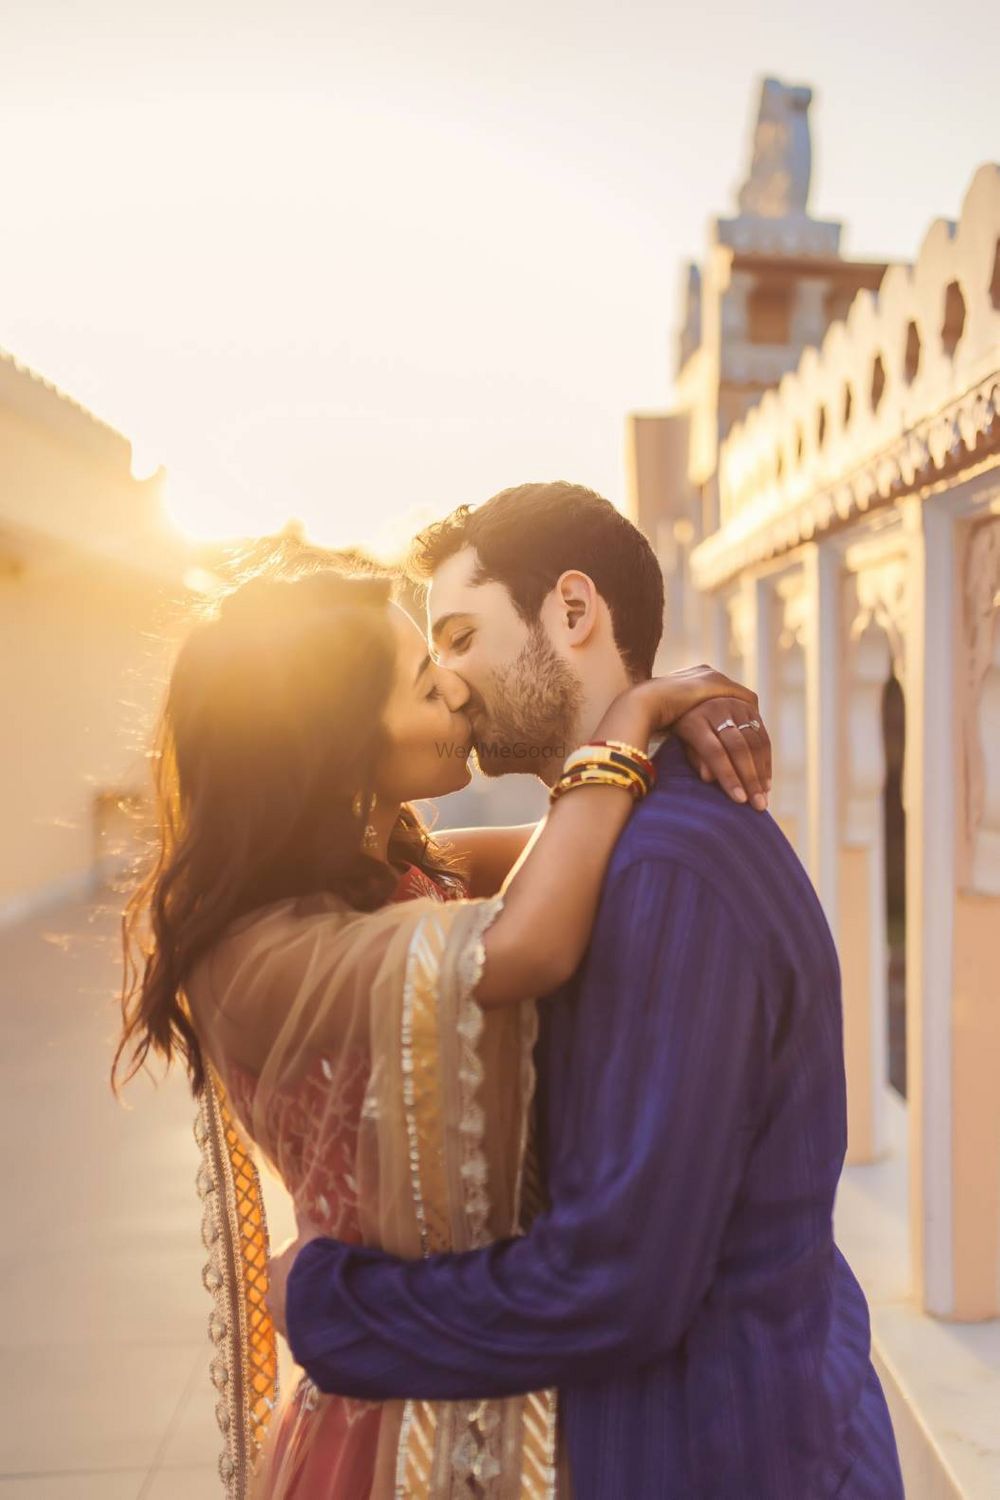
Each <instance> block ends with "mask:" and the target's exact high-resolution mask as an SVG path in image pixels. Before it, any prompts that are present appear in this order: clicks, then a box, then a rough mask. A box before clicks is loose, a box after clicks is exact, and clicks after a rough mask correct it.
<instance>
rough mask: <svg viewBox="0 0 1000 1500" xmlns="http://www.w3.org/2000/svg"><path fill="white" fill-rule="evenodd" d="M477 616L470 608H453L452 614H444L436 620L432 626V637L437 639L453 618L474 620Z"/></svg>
mask: <svg viewBox="0 0 1000 1500" xmlns="http://www.w3.org/2000/svg"><path fill="white" fill-rule="evenodd" d="M475 618H476V617H475V615H474V614H472V612H471V611H470V610H467V609H453V610H452V611H451V613H450V614H447V615H442V616H441V618H440V619H439V620H435V621H434V624H433V625H432V627H431V638H432V639H433V640H435V641H436V640H437V639H438V637H439V636H440V635H441V634H442V632H443V631H444V629H445V628H446V626H448V625H450V624H451V622H452V620H474V619H475Z"/></svg>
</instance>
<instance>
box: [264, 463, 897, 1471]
mask: <svg viewBox="0 0 1000 1500" xmlns="http://www.w3.org/2000/svg"><path fill="white" fill-rule="evenodd" d="M419 543H420V544H419V547H418V555H419V557H420V559H421V560H422V569H423V572H424V573H425V574H427V575H428V576H429V577H430V579H431V586H430V590H429V594H428V625H429V631H430V635H431V639H432V642H433V644H434V647H435V649H436V651H437V652H438V653H439V656H440V659H441V661H442V662H443V663H444V664H445V665H446V666H448V667H449V668H451V669H453V670H454V671H456V672H458V673H460V674H461V675H462V677H463V678H464V680H465V681H466V683H467V684H468V688H469V694H470V698H469V703H468V705H467V708H466V711H467V712H468V713H469V715H470V718H471V720H472V723H473V727H474V732H475V737H476V741H477V746H478V752H479V758H480V762H481V764H482V767H483V769H484V771H485V772H486V773H487V774H496V773H503V772H504V771H507V770H510V769H538V771H539V773H540V774H541V775H542V776H543V777H544V778H545V779H547V780H549V781H553V780H554V779H555V778H556V777H557V776H558V773H559V769H560V764H561V755H562V754H565V752H566V750H568V749H569V748H570V747H572V746H573V745H575V744H579V743H581V742H583V741H585V740H586V739H587V737H588V735H589V734H591V733H592V732H593V728H594V726H595V724H596V723H597V721H598V719H599V717H600V715H601V713H602V712H603V710H604V709H605V708H606V707H607V705H608V703H609V702H610V700H611V699H612V698H613V697H614V696H615V695H616V694H617V693H618V692H619V691H621V689H622V688H623V687H625V686H626V684H627V683H628V682H629V681H630V680H635V679H638V678H641V677H645V676H648V675H649V674H650V673H651V670H652V663H653V655H654V652H655V649H656V645H657V642H658V639H659V635H660V628H661V615H662V582H661V578H660V573H659V569H658V567H657V564H656V559H655V557H654V555H653V553H652V550H651V549H650V547H649V545H648V543H647V542H646V541H645V540H644V538H643V537H642V536H641V534H640V533H639V532H638V531H636V530H635V528H634V527H632V526H630V524H629V523H628V522H627V521H626V520H625V519H624V518H623V517H622V516H620V515H619V514H618V512H616V511H615V510H614V508H613V507H612V506H611V505H610V504H609V503H608V502H607V501H605V500H602V499H601V498H600V497H598V496H596V495H594V494H593V493H592V492H590V491H587V490H584V489H581V488H579V487H575V486H571V485H564V484H553V485H527V486H522V487H520V488H518V489H514V490H509V491H505V492H504V493H502V494H500V495H497V496H495V497H494V498H493V499H492V500H490V501H488V502H487V503H486V504H485V505H483V506H482V507H480V508H479V509H478V510H475V511H471V512H470V511H469V510H467V509H462V510H460V511H459V512H457V513H456V514H455V515H454V516H453V517H451V518H449V519H448V520H446V521H445V522H443V523H441V524H440V525H438V526H436V527H432V528H430V530H429V531H428V532H426V533H424V535H423V537H422V538H421V539H419ZM755 723H756V720H754V719H753V718H752V717H750V718H748V719H747V721H746V723H743V724H739V725H738V724H734V723H732V722H731V721H730V722H728V723H723V724H720V725H719V726H718V728H717V731H716V732H717V734H718V736H719V738H720V739H721V740H723V741H724V742H725V743H726V745H727V747H728V746H729V745H730V744H731V745H732V746H733V748H734V750H735V751H736V753H737V754H738V755H739V754H744V753H745V754H747V755H748V756H749V750H748V749H747V746H746V745H745V744H744V745H740V744H738V741H739V739H740V737H743V739H744V740H745V741H747V742H748V743H749V742H750V741H751V740H752V736H753V735H754V734H755V732H756V730H755V729H754V724H755ZM525 747H527V748H528V749H529V750H534V751H536V752H537V753H536V754H535V755H534V756H531V755H527V754H526V753H525ZM547 747H550V748H554V747H560V750H561V754H560V755H559V756H558V757H556V756H551V757H549V758H548V759H547V758H546V756H545V754H544V752H545V750H546V748H547ZM708 748H709V747H706V750H707V749H708ZM655 759H656V765H657V770H658V780H657V784H656V786H655V788H654V790H653V792H652V793H651V794H650V795H649V796H648V797H647V798H646V799H645V800H644V801H643V802H642V803H641V804H640V805H639V807H638V808H637V810H636V812H635V813H634V815H633V817H632V819H631V821H630V823H629V825H628V827H627V829H626V830H625V832H624V834H623V835H622V837H621V839H620V841H619V844H618V847H617V850H616V852H615V855H614V858H613V860H612V864H611V866H610V869H609V871H608V876H607V880H606V883H605V888H604V894H603V897H602V902H601V907H600V911H599V914H598V918H597V921H596V924H595V927H594V934H593V940H592V943H591V947H590V950H589V954H588V957H587V960H586V962H585V963H584V965H583V967H582V968H581V970H580V971H579V973H578V974H577V976H576V977H575V979H574V981H573V982H572V983H571V984H570V985H568V986H567V987H566V988H565V989H564V990H563V991H561V992H560V993H559V994H557V995H555V996H553V997H551V998H550V999H549V1000H548V1001H546V1002H545V1003H544V1004H543V1005H542V1007H541V1015H542V1039H541V1043H540V1047H539V1054H538V1076H539V1102H540V1140H541V1150H542V1162H543V1166H544V1170H545V1174H546V1178H547V1185H548V1190H549V1195H550V1200H551V1206H550V1207H549V1208H548V1209H547V1210H546V1211H544V1212H542V1213H540V1214H539V1216H538V1217H537V1218H536V1219H535V1221H534V1223H533V1224H532V1226H531V1228H530V1230H529V1231H528V1233H527V1234H526V1235H525V1236H524V1237H522V1238H519V1239H515V1240H510V1241H506V1242H503V1243H501V1244H499V1245H494V1246H491V1247H490V1248H489V1249H487V1250H484V1251H476V1252H472V1253H469V1254H465V1255H455V1256H438V1257H432V1258H431V1259H429V1260H425V1261H422V1262H419V1263H411V1264H406V1263H403V1262H399V1261H395V1260H394V1259H392V1258H391V1257H390V1256H388V1255H386V1254H384V1253H382V1252H378V1251H371V1250H365V1249H359V1248H357V1247H349V1246H342V1245H338V1244H337V1243H336V1242H334V1241H331V1240H322V1239H317V1240H313V1241H312V1242H310V1243H309V1244H307V1245H306V1246H305V1247H304V1248H302V1249H301V1250H300V1252H299V1254H298V1256H297V1258H296V1259H295V1261H294V1265H293V1266H292V1268H291V1272H290V1275H289V1278H288V1285H287V1313H286V1321H287V1328H288V1334H289V1340H290V1343H291V1347H292V1350H293V1353H294V1354H295V1357H296V1359H297V1360H298V1361H299V1363H300V1364H302V1365H303V1366H304V1367H305V1369H306V1370H307V1372H308V1373H309V1375H310V1376H311V1377H312V1379H313V1380H314V1381H315V1382H316V1384H317V1385H318V1386H319V1387H320V1388H321V1389H323V1390H328V1391H337V1392H340V1393H342V1394H346V1395H354V1396H360V1397H368V1398H372V1399H380V1398H389V1397H400V1396H414V1397H426V1398H441V1399H460V1398H477V1397H485V1396H501V1395H507V1394H513V1393H518V1392H524V1391H528V1390H536V1389H541V1388H545V1387H550V1386H557V1387H558V1388H559V1391H560V1420H561V1424H562V1437H563V1442H564V1446H565V1453H566V1456H567V1457H568V1461H569V1467H570V1470H571V1477H572V1488H573V1494H574V1495H575V1496H576V1497H577V1500H597V1497H600V1500H613V1497H623V1500H626V1497H627V1500H645V1497H650V1500H652V1497H661V1496H669V1497H674V1496H676V1497H678V1500H679V1497H692V1496H713V1497H714V1496H720V1497H721V1496H724V1497H754V1500H756V1497H760V1500H764V1497H767V1500H807V1497H811V1496H826V1495H834V1494H836V1495H838V1496H841V1497H852V1500H860V1497H871V1500H893V1497H895V1496H899V1495H901V1494H902V1486H901V1481H900V1474H899V1466H898V1461H897V1457H896V1449H895V1443H894V1439H893V1434H892V1428H891V1425H890V1422H889V1417H888V1412H887V1410H886V1406H885V1401H884V1398H883V1395H882V1391H881V1389H880V1386H879V1383H878V1379H877V1377H876V1375H875V1372H874V1369H873V1368H872V1365H871V1362H870V1358H869V1324H868V1312H867V1307H866V1304H865V1300H864V1296H863V1294H862V1292H861V1290H860V1288H859V1287H858V1284H857V1282H856V1281H855V1279H854V1277H853V1276H852V1274H851V1272H850V1270H849V1268H848V1266H847V1264H846V1262H845V1261H844V1259H843V1258H842V1256H841V1255H840V1254H839V1252H838V1251H837V1249H836V1247H835V1245H834V1243H833V1237H832V1228H831V1214H832V1207H833V1199H834V1192H835V1189H836V1185H837V1179H838V1177H839V1174H840V1170H841V1166H842V1162H843V1156H844V1148H845V1136H846V1129H845V1099H844V1076H843V1063H842V1044H841V1012H840V981H839V971H838V965H837V958H836V953H835V950H834V946H833V942H832V939H831V936H830V933H829V929H828V927H827V925H826V922H825V920H824V917H823V914H822V911H821V909H820V906H819V903H818V901H817V899H816V897H815V894H814V892H813V890H812V887H811V885H810V883H809V881H808V878H807V877H806V875H805V872H804V871H803V869H802V867H801V865H800V864H799V862H798V860H797V859H796V857H795V855H794V853H793V852H792V850H791V848H790V846H789V844H788V843H787V842H786V840H785V839H784V837H783V836H782V834H781V832H780V830H779V829H778V827H777V825H776V824H775V823H774V822H773V820H772V819H771V818H770V817H769V816H767V815H764V816H761V817H752V816H751V815H750V814H749V813H748V811H747V810H746V809H745V808H740V807H738V806H737V805H736V804H735V801H734V800H733V799H732V798H731V797H727V796H724V795H722V794H721V793H720V789H719V788H718V787H717V786H715V785H710V784H707V782H706V781H705V780H704V779H703V778H702V777H700V776H699V774H698V771H697V770H696V769H695V768H694V767H692V766H691V765H689V764H688V762H687V760H686V758H685V755H684V753H683V752H682V750H681V749H680V747H679V746H678V745H677V744H676V743H675V742H672V741H668V742H667V743H666V744H665V745H664V746H663V747H661V749H660V750H659V751H658V752H657V754H656V757H655ZM764 790H766V788H761V793H763V791H764ZM751 800H753V801H755V802H758V804H759V802H760V796H759V794H758V795H754V796H753V797H752V799H751ZM286 1272H287V1265H283V1264H280V1263H279V1264H277V1265H276V1266H275V1280H276V1285H277V1291H278V1297H279V1300H280V1293H281V1286H282V1281H283V1276H284V1274H285V1273H286Z"/></svg>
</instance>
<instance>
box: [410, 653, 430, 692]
mask: <svg viewBox="0 0 1000 1500" xmlns="http://www.w3.org/2000/svg"><path fill="white" fill-rule="evenodd" d="M430 664H431V654H430V652H429V651H428V653H427V655H426V656H425V657H424V659H423V661H422V662H421V663H420V665H419V667H418V668H417V670H416V671H415V672H414V674H413V686H414V687H416V685H417V683H418V682H419V681H420V679H421V677H422V676H423V675H424V673H425V672H426V670H427V668H428V667H429V666H430Z"/></svg>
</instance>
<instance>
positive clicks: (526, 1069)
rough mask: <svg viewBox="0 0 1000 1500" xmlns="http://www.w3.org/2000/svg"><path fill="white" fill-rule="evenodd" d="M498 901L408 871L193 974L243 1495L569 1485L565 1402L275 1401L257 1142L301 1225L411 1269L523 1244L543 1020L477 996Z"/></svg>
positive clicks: (345, 1497) (531, 1494)
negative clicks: (369, 894)
mask: <svg viewBox="0 0 1000 1500" xmlns="http://www.w3.org/2000/svg"><path fill="white" fill-rule="evenodd" d="M449 898H458V899H449ZM501 906H502V899H501V898H499V897H494V898H490V899H489V900H485V901H471V900H468V899H465V898H464V896H463V895H462V893H461V892H460V891H457V890H454V889H451V888H448V887H447V886H446V885H445V884H444V883H441V884H438V883H437V882H435V881H433V880H431V879H430V878H429V877H428V876H426V875H424V874H423V873H422V872H420V871H419V870H417V869H415V868H414V867H412V866H411V867H410V868H409V869H408V870H407V871H406V873H405V874H404V875H403V876H402V877H401V879H400V882H399V885H398V887H397V889H396V892H395V897H394V900H393V901H392V902H391V903H389V905H388V906H386V907H384V908H381V909H380V910H379V911H378V912H375V913H371V914H367V915H365V914H361V913H358V912H355V911H352V910H351V909H350V908H347V907H345V905H344V903H343V902H340V901H339V900H337V898H334V897H332V896H329V895H324V894H322V893H320V894H318V895H317V896H315V897H309V898H302V899H298V900H295V899H291V900H286V901H279V902H275V903H272V904H271V905H270V906H269V907H266V908H261V909H260V911H258V912H254V913H250V914H248V915H247V916H246V917H244V918H241V919H239V920H238V921H237V922H235V923H233V924H231V926H230V928H228V929H227V932H226V934H224V936H223V938H222V939H221V940H220V942H219V943H218V944H217V945H216V947H215V948H214V949H213V950H212V951H211V953H210V954H208V955H206V957H205V958H204V959H203V960H202V961H201V963H200V964H199V965H198V966H197V967H196V970H195V973H194V974H193V975H192V976H191V980H190V982H189V984H188V987H187V998H188V1002H189V1005H190V1006H191V1011H192V1016H193V1018H194V1020H195V1024H196V1026H197V1029H198V1033H199V1037H200V1039H201V1041H202V1044H203V1047H204V1050H205V1053H206V1057H207V1059H208V1062H209V1087H208V1088H207V1089H206V1091H205V1094H204V1096H203V1098H202V1101H201V1109H200V1116H199V1126H198V1134H199V1140H200V1143H201V1145H202V1151H203V1162H204V1164H203V1168H202V1179H201V1190H202V1196H203V1198H204V1200H205V1204H206V1211H205V1230H206V1245H207V1246H208V1248H209V1252H210V1257H211V1258H210V1262H209V1266H208V1269H207V1271H206V1285H208V1287H209V1289H210V1290H211V1291H212V1293H213V1296H214V1298H215V1311H214V1313H213V1317H212V1323H211V1325H210V1326H211V1332H212V1338H213V1341H214V1342H215V1344H216V1346H217V1353H216V1356H215V1359H214V1360H213V1364H212V1370H213V1379H214V1381H215V1383H216V1386H217V1388H218V1390H219V1392H220V1401H219V1405H218V1408H217V1410H218V1415H219V1420H220V1426H221V1428H222V1431H223V1435H224V1438H225V1449H224V1452H223V1456H222V1460H221V1474H222V1477H223V1480H224V1482H225V1484H226V1488H227V1493H228V1495H229V1497H230V1500H248V1497H251V1496H252V1497H254V1500H451V1497H454V1496H460V1495H461V1496H465V1495H469V1496H471V1495H476V1496H479V1497H483V1500H508V1497H518V1500H546V1497H549V1496H552V1495H554V1494H555V1487H556V1477H555V1397H554V1394H553V1393H549V1392H540V1393H538V1394H536V1395H529V1396H524V1397H511V1398H507V1399H505V1400H501V1401H474V1402H451V1403H448V1402H428V1401H416V1400H414V1401H394V1402H384V1403H378V1404H376V1403H370V1402H364V1401H356V1400H350V1399H346V1398H342V1397H337V1396H328V1395H323V1394H322V1393H321V1392H319V1391H318V1389H317V1388H316V1387H315V1386H314V1385H312V1383H311V1382H310V1381H309V1380H308V1379H303V1380H302V1381H300V1383H299V1385H298V1386H297V1388H296V1390H295V1391H294V1393H293V1394H292V1396H291V1398H290V1399H286V1401H285V1403H284V1405H283V1406H281V1407H277V1403H276V1397H277V1366H276V1358H275V1344H274V1331H273V1328H272V1327H271V1325H270V1319H269V1317H268V1314H267V1310H266V1306H265V1303H264V1293H265V1291H266V1272H267V1249H268V1246H267V1233H266V1226H265V1224H264V1220H263V1208H262V1203H261V1200H260V1192H259V1182H258V1179H257V1176H256V1172H255V1169H254V1166H253V1160H252V1155H251V1152H250V1148H249V1145H248V1143H247V1139H246V1137H249V1138H250V1140H251V1141H253V1142H254V1143H255V1145H256V1146H257V1147H259V1148H260V1149H261V1150H262V1151H263V1152H264V1154H265V1155H266V1156H267V1157H268V1158H269V1159H270V1161H271V1162H272V1164H273V1165H274V1166H275V1167H276V1168H277V1170H278V1172H279V1174H280V1176H281V1178H282V1180H283V1181H284V1183H285V1186H286V1187H287V1189H288V1191H289V1192H290V1193H291V1195H292V1198H293V1200H294V1203H295V1208H296V1214H297V1217H298V1219H299V1221H300V1222H308V1223H309V1224H311V1225H314V1226H316V1227H318V1228H319V1229H320V1230H322V1231H324V1232H326V1233H328V1234H330V1235H332V1236H335V1237H337V1238H339V1239H343V1240H347V1241H349V1242H354V1243H365V1244H371V1245H379V1246H382V1247H383V1248H385V1249H388V1250H390V1251H392V1252H393V1253H395V1254H399V1255H403V1256H407V1257H414V1256H420V1255H427V1254H431V1253H434V1252H435V1251H439V1250H449V1249H454V1250H468V1249H473V1248H476V1247H477V1246H481V1245H485V1244H488V1243H489V1242H490V1241H491V1240H495V1239H497V1238H501V1237H503V1236H506V1235H510V1234H511V1233H516V1232H517V1231H518V1229H519V1227H520V1223H521V1218H520V1203H521V1188H522V1170H523V1162H524V1156H525V1146H526V1140H527V1129H528V1112H529V1104H530V1098H531V1093H532V1088H533V1071H532V1063H531V1055H532V1046H533V1042H534V1037H535V1032H536V1018H535V1011H534V1006H533V1005H531V1004H530V1003H527V1004H524V1005H520V1006H511V1007H504V1008H501V1009H500V1010H498V1011H496V1010H495V1011H490V1012H486V1013H484V1012H483V1011H482V1010H481V1009H480V1008H479V1006H478V1005H477V1003H476V1001H475V989H476V985H477V984H478V980H479V976H480V974H481V972H482V965H483V962H484V947H483V935H484V933H485V931H486V929H487V927H488V926H489V923H490V922H491V921H492V920H493V919H494V918H495V916H496V915H497V914H498V912H499V911H500V909H501Z"/></svg>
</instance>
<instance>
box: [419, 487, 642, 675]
mask: <svg viewBox="0 0 1000 1500" xmlns="http://www.w3.org/2000/svg"><path fill="white" fill-rule="evenodd" d="M465 547H474V548H475V551H476V554H477V556H478V559H479V561H478V565H477V568H476V572H475V574H474V575H473V582H474V583H502V584H503V585H504V587H505V588H506V590H507V592H508V593H509V594H510V597H511V599H512V600H513V602H514V607H515V609H516V610H517V612H518V614H519V615H520V616H521V618H522V619H523V620H525V621H526V622H527V623H528V624H529V625H533V624H536V623H537V621H538V618H539V614H540V612H541V607H542V601H543V600H544V599H545V596H546V595H547V594H548V593H550V591H551V590H552V589H553V588H554V587H555V583H556V580H557V579H558V578H559V577H560V575H561V574H563V573H565V572H567V571H570V570H573V571H577V572H580V573H586V574H587V575H588V577H590V578H592V579H593V581H594V586H595V587H596V589H597V592H598V593H599V594H600V596H601V598H602V599H603V600H604V602H605V603H606V604H607V606H608V610H609V612H610V614H611V623H612V627H613V629H614V635H615V643H616V645H617V647H618V650H619V651H620V653H621V657H622V661H623V662H624V665H625V669H626V671H627V672H628V674H629V676H630V677H631V678H632V679H633V680H640V679H642V678H645V677H649V676H651V675H652V671H653V658H654V656H655V655H656V648H657V646H658V644H659V641H660V636H661V634H662V631H663V575H662V573H661V571H660V565H659V563H658V562H657V559H656V554H655V553H654V551H653V549H652V547H651V546H650V545H649V542H648V541H647V540H646V538H645V537H644V536H643V534H642V532H641V531H640V530H639V529H638V527H636V526H633V525H632V522H631V521H629V520H628V519H627V518H626V517H625V516H623V515H622V513H621V511H619V510H616V509H615V507H614V506H613V505H612V504H611V501H610V500H605V499H604V498H603V496H601V495H598V494H597V493H596V492H595V491H594V490H588V489H585V488H584V486H583V485H581V484H569V483H567V482H566V481H565V480H557V481H555V482H554V483H551V484H519V485H517V486H515V487H514V488H513V489H509V490H501V492H500V494H499V495H494V496H493V497H492V499H490V500H486V501H484V503H483V504H482V505H479V506H476V507H475V508H473V507H472V506H470V505H460V506H459V507H458V509H457V510H454V511H452V513H451V515H449V516H446V517H445V518H444V520H443V521H436V522H435V523H434V524H433V525H432V526H428V527H426V528H425V530H423V531H422V532H420V534H419V535H418V536H417V537H416V538H415V540H414V542H413V546H412V548H411V550H410V555H409V557H408V559H407V572H408V573H409V575H410V577H411V578H414V579H418V580H421V581H423V582H426V581H427V580H429V579H430V578H431V577H432V576H433V575H434V573H436V572H437V570H438V568H439V567H440V566H441V564H442V563H444V562H446V561H447V560H448V558H449V557H453V556H454V554H455V553H456V552H461V551H462V550H463V548H465Z"/></svg>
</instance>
